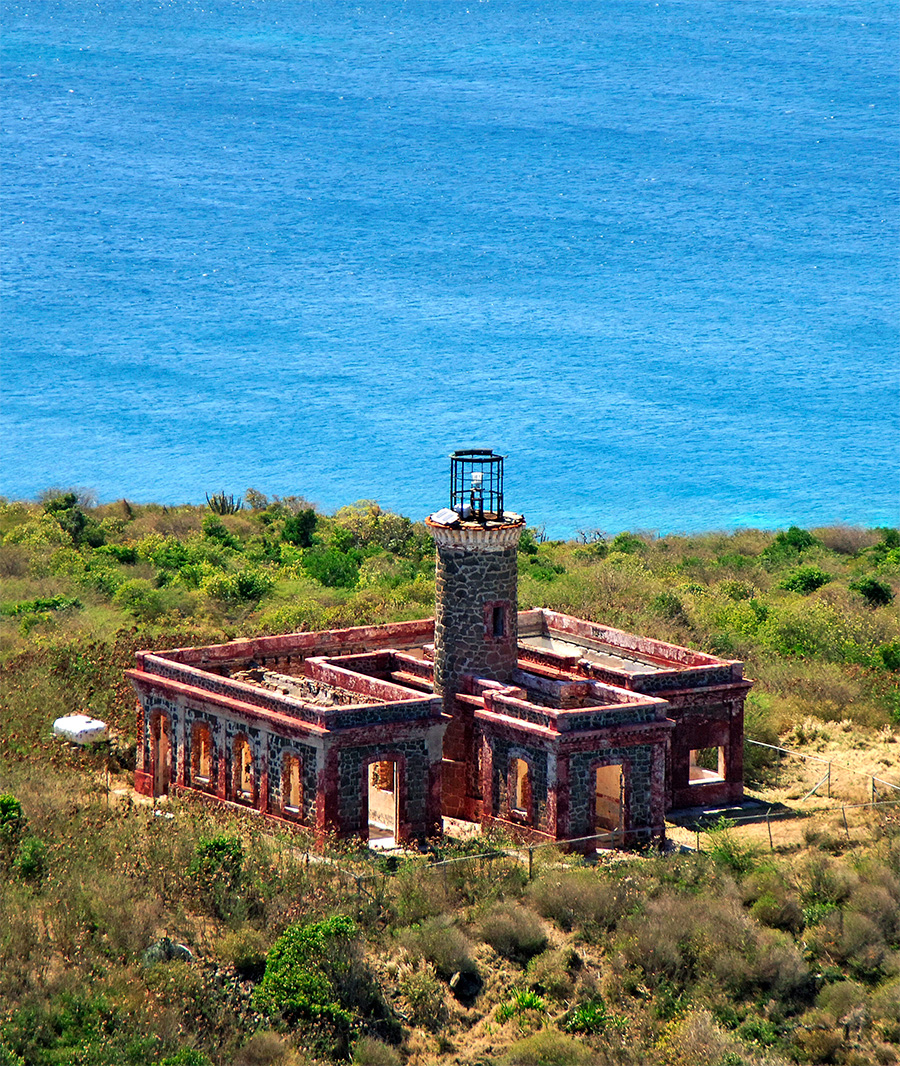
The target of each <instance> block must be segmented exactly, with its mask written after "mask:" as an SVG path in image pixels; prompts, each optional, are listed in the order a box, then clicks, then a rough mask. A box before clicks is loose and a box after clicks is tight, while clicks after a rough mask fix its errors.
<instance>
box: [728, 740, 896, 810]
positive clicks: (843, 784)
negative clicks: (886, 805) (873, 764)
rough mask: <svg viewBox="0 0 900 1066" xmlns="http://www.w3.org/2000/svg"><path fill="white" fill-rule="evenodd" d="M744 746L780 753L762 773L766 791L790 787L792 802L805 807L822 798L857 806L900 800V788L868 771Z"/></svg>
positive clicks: (785, 751) (781, 750) (786, 751)
mask: <svg viewBox="0 0 900 1066" xmlns="http://www.w3.org/2000/svg"><path fill="white" fill-rule="evenodd" d="M744 744H745V746H746V745H749V746H751V747H755V748H761V749H763V750H765V751H769V752H774V753H776V754H775V756H774V758H773V761H772V762H771V763H769V764H768V765H767V766H766V767H765V769H764V770H763V772H762V777H763V781H764V782H765V786H768V787H767V788H765V787H764V790H773V791H777V790H778V789H780V788H781V786H782V785H783V784H785V783H787V784H789V786H790V795H789V797H788V798H789V799H791V800H795V801H798V802H800V803H803V802H805V801H806V800H809V799H810V798H811V797H813V796H818V797H825V798H827V799H841V800H843V801H844V802H846V803H849V804H857V803H865V802H867V801H868V802H870V803H877V802H878V801H879V800H880V799H884V798H889V797H890V796H892V795H893V796H900V784H896V783H894V782H892V781H888V780H887V779H886V778H884V777H879V776H878V775H877V774H873V773H871V772H869V771H866V770H857V769H855V768H854V767H851V766H847V765H846V764H845V763H842V762H841V761H840V760H836V759H829V758H826V757H825V756H822V755H810V754H808V753H807V752H801V751H794V750H792V749H791V748H784V747H780V746H779V745H777V744H764V743H763V742H762V741H760V740H750V739H749V738H745V739H744Z"/></svg>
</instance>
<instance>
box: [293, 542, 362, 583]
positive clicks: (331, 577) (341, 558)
mask: <svg viewBox="0 0 900 1066" xmlns="http://www.w3.org/2000/svg"><path fill="white" fill-rule="evenodd" d="M360 562H361V555H360V553H359V552H358V551H357V550H356V549H352V550H351V551H350V552H348V553H344V552H340V551H338V550H337V549H336V548H312V549H310V550H309V551H307V552H305V553H304V555H303V569H304V570H305V571H306V572H307V574H309V576H310V577H311V578H314V579H315V580H316V581H318V582H319V584H320V585H325V586H326V587H327V588H346V589H349V588H353V587H354V586H355V585H356V582H357V581H358V580H359V564H360Z"/></svg>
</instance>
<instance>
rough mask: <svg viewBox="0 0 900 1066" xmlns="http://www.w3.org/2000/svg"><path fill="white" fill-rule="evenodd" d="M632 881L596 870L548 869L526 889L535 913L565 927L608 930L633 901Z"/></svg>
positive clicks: (589, 930)
mask: <svg viewBox="0 0 900 1066" xmlns="http://www.w3.org/2000/svg"><path fill="white" fill-rule="evenodd" d="M635 887H636V886H635V884H634V882H633V881H631V880H629V879H628V878H626V877H619V876H615V875H613V874H604V873H600V872H599V871H595V870H547V871H546V872H545V873H542V874H541V876H540V877H538V878H536V879H535V880H534V881H533V882H532V883H531V885H530V886H529V889H528V893H527V894H528V899H529V900H530V902H531V903H532V905H533V906H534V907H535V909H536V910H537V912H538V913H539V914H540V915H542V916H543V917H544V918H549V919H550V920H551V921H554V922H556V923H557V925H559V926H560V927H561V928H563V929H565V930H570V929H576V928H577V929H581V930H583V931H588V932H597V931H602V930H606V929H611V928H612V927H613V926H614V925H615V924H616V922H617V921H618V920H619V919H620V918H621V917H622V916H623V915H625V914H627V913H628V912H629V911H630V910H631V908H632V906H633V905H634V903H635V902H636V896H635Z"/></svg>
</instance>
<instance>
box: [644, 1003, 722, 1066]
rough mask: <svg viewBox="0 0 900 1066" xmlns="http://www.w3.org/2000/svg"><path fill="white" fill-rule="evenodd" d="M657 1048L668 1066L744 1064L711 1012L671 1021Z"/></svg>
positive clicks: (695, 1012)
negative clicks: (728, 1062) (728, 1057)
mask: <svg viewBox="0 0 900 1066" xmlns="http://www.w3.org/2000/svg"><path fill="white" fill-rule="evenodd" d="M657 1047H658V1048H659V1050H660V1051H661V1053H662V1056H663V1061H664V1062H665V1063H666V1066H723V1064H724V1063H725V1062H727V1061H730V1062H731V1063H734V1064H735V1066H737V1064H738V1063H741V1062H742V1061H743V1060H742V1059H741V1058H740V1057H739V1056H738V1055H737V1054H736V1052H737V1047H736V1045H735V1043H734V1041H733V1040H732V1038H731V1037H730V1036H729V1035H728V1034H727V1033H726V1032H725V1031H724V1029H722V1028H721V1026H719V1025H717V1024H716V1022H715V1020H714V1019H713V1016H712V1014H711V1013H710V1012H709V1011H707V1010H699V1011H690V1012H688V1013H687V1014H685V1015H684V1016H683V1017H679V1018H676V1019H675V1020H674V1021H671V1022H670V1023H669V1024H668V1025H667V1026H666V1028H665V1030H664V1031H663V1034H662V1036H661V1037H660V1039H659V1041H658V1042H657ZM729 1055H730V1056H731V1057H730V1060H729V1059H727V1058H726V1056H729Z"/></svg>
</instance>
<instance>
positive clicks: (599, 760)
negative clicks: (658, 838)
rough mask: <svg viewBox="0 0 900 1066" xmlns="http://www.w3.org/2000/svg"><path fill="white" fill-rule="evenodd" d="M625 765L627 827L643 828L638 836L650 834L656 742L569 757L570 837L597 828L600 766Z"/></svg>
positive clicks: (583, 834) (652, 820) (586, 833)
mask: <svg viewBox="0 0 900 1066" xmlns="http://www.w3.org/2000/svg"><path fill="white" fill-rule="evenodd" d="M619 763H621V764H622V768H623V772H624V777H625V818H626V823H625V829H626V831H628V830H632V829H633V828H634V827H646V832H645V831H644V830H643V829H642V828H641V829H640V830H639V832H638V833H637V834H636V836H637V839H641V838H642V837H644V836H646V837H647V838H648V839H649V837H650V835H651V827H652V826H653V822H654V807H655V804H654V795H653V787H654V779H653V777H654V775H653V745H652V744H635V745H628V746H627V747H624V746H623V747H619V748H604V749H603V751H602V752H595V751H586V752H581V753H578V754H574V755H572V756H570V758H569V827H568V832H567V833H566V835H567V836H570V837H582V836H589V835H590V834H591V833H594V832H595V831H596V830H595V828H594V811H593V805H594V797H595V794H596V792H595V780H594V771H595V770H596V769H597V767H598V766H615V765H616V764H619Z"/></svg>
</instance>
